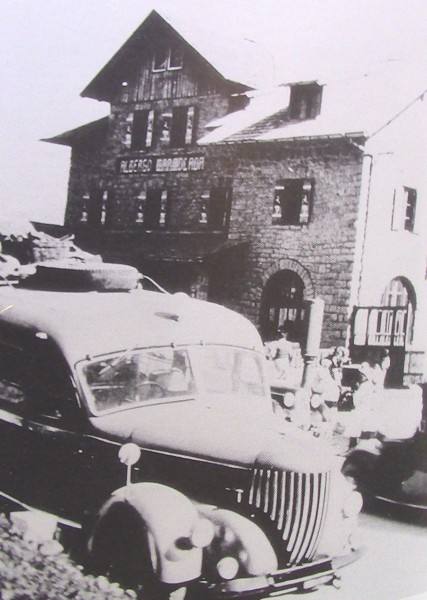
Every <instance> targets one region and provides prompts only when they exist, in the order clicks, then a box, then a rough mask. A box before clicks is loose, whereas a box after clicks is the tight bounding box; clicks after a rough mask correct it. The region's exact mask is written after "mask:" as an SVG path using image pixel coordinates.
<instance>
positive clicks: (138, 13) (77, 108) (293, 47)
mask: <svg viewBox="0 0 427 600" xmlns="http://www.w3.org/2000/svg"><path fill="white" fill-rule="evenodd" d="M153 8H154V9H156V10H158V11H159V12H160V13H162V12H163V14H164V15H165V16H167V15H172V16H173V15H177V16H179V17H180V18H182V17H183V16H186V17H187V18H188V19H189V20H190V21H191V22H193V23H194V26H195V27H197V26H198V24H203V26H204V27H210V28H212V29H213V30H219V29H222V30H223V31H226V32H227V33H230V34H233V33H235V32H237V33H239V35H241V34H243V35H247V36H248V37H251V38H253V39H260V40H262V41H264V42H266V41H267V42H268V43H269V44H270V46H271V48H272V51H273V52H274V53H275V54H276V56H277V57H278V61H277V64H279V63H280V62H283V59H285V60H284V64H285V65H286V66H285V67H284V68H286V69H288V72H287V73H284V74H283V79H284V80H286V79H290V78H293V77H294V76H297V75H296V74H297V73H298V72H299V69H301V70H302V71H306V70H307V68H308V69H309V70H310V71H311V72H313V69H314V70H316V68H317V66H319V69H324V68H325V67H327V68H333V69H334V70H335V69H340V70H341V69H347V70H348V69H352V68H354V67H355V66H357V65H358V64H367V63H369V62H372V61H379V60H384V59H390V58H393V59H399V58H404V57H411V58H414V57H416V58H417V59H419V60H420V61H422V62H425V63H426V65H427V41H426V39H427V38H426V35H425V24H426V22H427V1H426V0H151V1H144V0H78V1H76V0H2V6H1V22H0V38H1V40H2V44H3V47H2V52H1V54H0V77H1V81H2V91H1V97H0V107H1V122H2V131H3V136H2V144H1V169H0V215H1V214H4V213H10V212H20V213H23V214H26V215H28V216H29V217H30V218H32V219H34V220H45V221H49V222H57V223H62V220H63V213H64V207H65V202H66V197H67V181H68V171H69V159H70V151H69V149H68V148H66V147H63V146H57V145H53V144H46V143H43V142H39V141H38V140H39V139H40V138H46V137H51V136H53V135H56V134H59V133H62V132H63V131H66V130H68V129H72V128H73V127H76V126H78V125H81V124H83V123H85V122H88V121H91V120H94V119H96V118H99V117H101V116H104V115H105V114H107V113H108V105H106V104H103V103H98V102H96V101H95V100H90V99H82V98H80V96H79V94H80V92H81V91H82V90H83V88H84V87H85V86H86V85H87V84H88V83H89V81H91V79H92V78H93V77H94V76H95V75H96V74H97V73H98V71H99V70H100V69H101V67H103V66H104V64H105V63H106V62H107V61H108V60H109V59H110V58H111V56H112V55H113V54H114V53H115V52H116V51H117V50H118V48H119V47H120V46H121V45H122V44H123V43H124V42H125V40H126V39H127V38H128V37H129V35H130V34H131V33H132V32H133V31H134V30H135V29H136V28H137V27H138V25H139V24H140V23H141V21H142V20H143V19H144V18H145V16H146V15H147V14H148V13H149V12H150V11H151V10H152V9H153ZM279 57H280V58H281V59H282V61H280V60H279ZM426 82H427V68H426Z"/></svg>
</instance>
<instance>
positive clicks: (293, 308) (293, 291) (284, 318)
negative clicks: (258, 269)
mask: <svg viewBox="0 0 427 600" xmlns="http://www.w3.org/2000/svg"><path fill="white" fill-rule="evenodd" d="M304 288H305V286H304V282H303V280H302V279H301V277H300V276H299V275H298V273H296V272H295V271H291V270H289V269H284V270H282V271H278V272H277V273H275V274H274V275H272V276H271V277H270V279H269V280H268V281H267V283H266V285H265V287H264V290H263V293H262V298H261V307H260V330H261V336H262V337H263V339H264V340H271V339H275V338H276V337H277V330H278V329H279V327H283V328H284V329H285V330H286V331H287V332H288V337H289V340H290V341H294V342H300V343H301V342H302V340H303V337H304Z"/></svg>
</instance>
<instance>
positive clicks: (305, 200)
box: [299, 181, 313, 224]
mask: <svg viewBox="0 0 427 600" xmlns="http://www.w3.org/2000/svg"><path fill="white" fill-rule="evenodd" d="M312 193H313V184H312V182H311V181H304V183H303V185H302V194H301V209H300V213H299V222H300V223H303V224H306V223H308V220H309V217H310V204H311V196H312Z"/></svg>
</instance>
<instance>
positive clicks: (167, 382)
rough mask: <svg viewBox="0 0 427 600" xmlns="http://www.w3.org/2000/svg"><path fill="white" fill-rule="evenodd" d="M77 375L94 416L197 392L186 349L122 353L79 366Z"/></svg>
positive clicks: (156, 349) (157, 349) (159, 349)
mask: <svg viewBox="0 0 427 600" xmlns="http://www.w3.org/2000/svg"><path fill="white" fill-rule="evenodd" d="M78 372H79V375H80V378H81V381H82V384H83V387H84V391H85V395H86V397H87V399H88V402H89V405H90V408H91V410H92V412H93V413H95V414H100V413H105V412H112V411H116V410H120V409H123V408H125V409H127V408H129V406H130V405H132V404H133V405H136V406H138V405H139V406H140V405H142V404H144V403H152V402H153V401H154V402H159V401H165V400H166V401H170V400H171V399H173V398H182V397H188V396H191V395H192V394H194V391H195V382H194V378H193V373H192V370H191V366H190V360H189V355H188V352H187V350H184V349H173V348H171V347H168V348H154V349H151V350H134V351H127V352H121V353H120V354H115V355H114V356H109V357H105V358H104V359H101V360H96V361H93V362H89V363H88V364H84V365H79V366H78Z"/></svg>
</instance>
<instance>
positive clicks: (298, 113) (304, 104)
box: [289, 83, 322, 121]
mask: <svg viewBox="0 0 427 600" xmlns="http://www.w3.org/2000/svg"><path fill="white" fill-rule="evenodd" d="M321 100H322V86H320V85H318V84H317V83H303V84H297V85H293V86H291V97H290V100H289V116H290V118H291V119H299V120H301V121H302V120H304V119H314V118H315V117H317V115H318V114H319V113H320V105H321Z"/></svg>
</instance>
